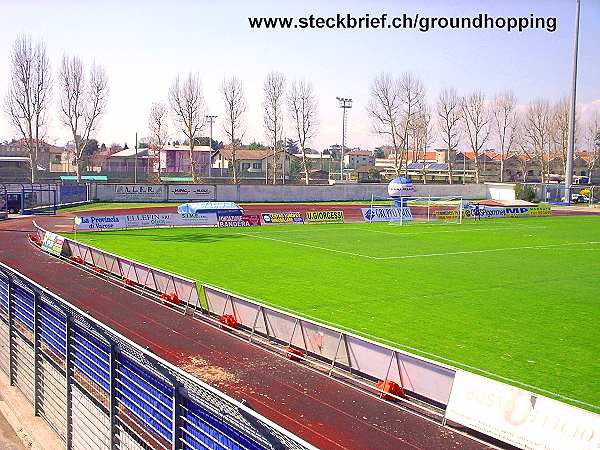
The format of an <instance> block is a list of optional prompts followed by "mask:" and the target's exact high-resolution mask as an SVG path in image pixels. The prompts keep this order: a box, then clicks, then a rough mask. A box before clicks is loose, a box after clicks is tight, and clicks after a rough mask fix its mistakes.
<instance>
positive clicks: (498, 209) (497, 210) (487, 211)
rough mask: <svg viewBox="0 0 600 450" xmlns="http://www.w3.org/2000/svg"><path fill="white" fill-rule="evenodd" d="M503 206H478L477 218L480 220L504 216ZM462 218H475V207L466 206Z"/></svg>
mask: <svg viewBox="0 0 600 450" xmlns="http://www.w3.org/2000/svg"><path fill="white" fill-rule="evenodd" d="M505 209H506V208H505V207H504V206H486V205H479V217H481V218H482V219H494V218H498V217H504V216H505ZM463 216H464V217H468V218H475V217H477V216H476V215H475V205H467V206H465V207H464V210H463Z"/></svg>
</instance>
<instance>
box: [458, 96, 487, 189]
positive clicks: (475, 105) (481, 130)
mask: <svg viewBox="0 0 600 450" xmlns="http://www.w3.org/2000/svg"><path fill="white" fill-rule="evenodd" d="M460 109H461V118H462V121H463V125H464V129H465V131H466V135H467V138H468V139H469V143H470V146H471V149H472V150H473V154H474V155H475V182H476V183H479V181H480V173H481V169H480V163H479V156H480V153H481V150H482V149H483V146H484V145H485V143H486V142H487V140H488V138H489V136H490V114H489V110H488V107H487V105H486V102H485V94H484V93H483V92H481V91H475V92H473V93H472V94H471V95H469V96H468V97H464V98H463V99H462V100H461V102H460Z"/></svg>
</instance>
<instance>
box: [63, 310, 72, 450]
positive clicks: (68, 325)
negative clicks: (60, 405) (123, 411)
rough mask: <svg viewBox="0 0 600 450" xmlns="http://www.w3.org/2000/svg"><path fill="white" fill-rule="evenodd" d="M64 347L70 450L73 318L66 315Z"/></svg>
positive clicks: (66, 428)
mask: <svg viewBox="0 0 600 450" xmlns="http://www.w3.org/2000/svg"><path fill="white" fill-rule="evenodd" d="M65 331H66V345H65V349H66V351H65V353H66V354H65V387H66V389H65V391H66V397H67V398H66V403H65V405H66V411H65V447H66V449H67V450H70V449H71V447H72V445H73V417H72V415H73V393H72V385H71V384H72V381H71V374H72V372H73V361H72V359H71V346H72V341H73V318H72V317H71V315H70V314H67V315H66V326H65Z"/></svg>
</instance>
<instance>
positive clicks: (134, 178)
mask: <svg viewBox="0 0 600 450" xmlns="http://www.w3.org/2000/svg"><path fill="white" fill-rule="evenodd" d="M137 148H138V142H137V133H135V158H134V163H133V182H134V183H135V184H137V161H138V158H137Z"/></svg>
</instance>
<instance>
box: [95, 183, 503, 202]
mask: <svg viewBox="0 0 600 450" xmlns="http://www.w3.org/2000/svg"><path fill="white" fill-rule="evenodd" d="M387 186H388V185H387V183H377V184H375V183H368V184H367V183H364V184H363V183H353V184H334V185H315V186H302V185H283V186H282V185H250V184H240V185H231V184H220V185H191V184H188V185H186V184H180V185H161V184H137V185H136V184H97V185H95V186H94V187H93V189H92V192H91V193H90V195H91V197H92V198H93V199H95V200H98V201H104V202H167V201H172V202H179V201H181V202H185V201H203V200H217V201H235V202H324V201H352V200H371V196H373V197H374V198H375V199H387V198H388V192H387ZM414 195H415V196H418V197H426V196H431V197H464V198H467V199H482V198H495V199H502V200H507V199H511V198H513V199H514V185H512V184H496V183H490V184H453V185H448V184H415V193H414Z"/></svg>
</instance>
